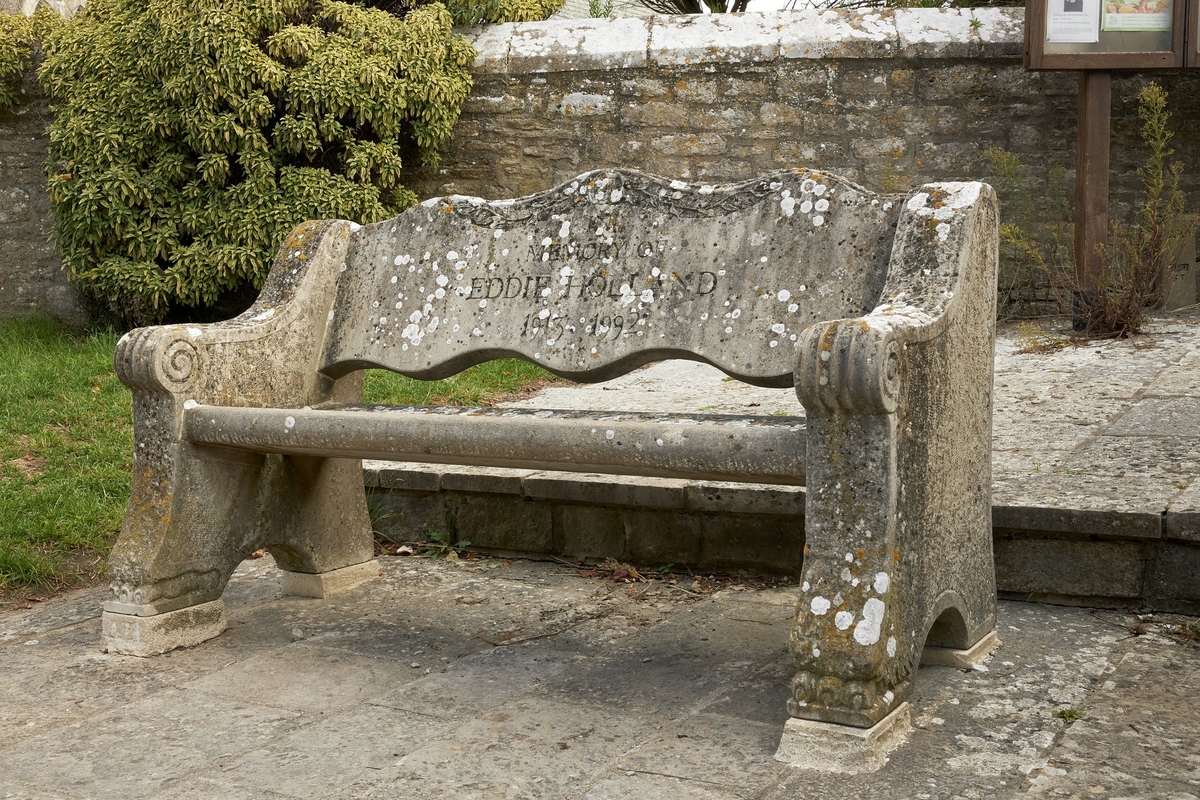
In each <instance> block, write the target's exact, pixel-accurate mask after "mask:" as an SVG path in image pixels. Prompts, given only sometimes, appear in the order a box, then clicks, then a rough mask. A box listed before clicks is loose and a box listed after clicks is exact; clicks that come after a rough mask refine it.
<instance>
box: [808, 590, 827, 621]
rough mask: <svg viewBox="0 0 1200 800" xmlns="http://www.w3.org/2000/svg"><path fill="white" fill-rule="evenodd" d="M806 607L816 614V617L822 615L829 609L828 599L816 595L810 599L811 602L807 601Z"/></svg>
mask: <svg viewBox="0 0 1200 800" xmlns="http://www.w3.org/2000/svg"><path fill="white" fill-rule="evenodd" d="M808 607H809V609H810V610H811V611H812V613H814V614H816V615H817V616H818V617H823V616H825V614H826V613H827V612H828V611H829V600H828V599H826V598H824V597H822V596H820V595H817V596H816V597H814V598H813V599H812V602H811V603H809V606H808Z"/></svg>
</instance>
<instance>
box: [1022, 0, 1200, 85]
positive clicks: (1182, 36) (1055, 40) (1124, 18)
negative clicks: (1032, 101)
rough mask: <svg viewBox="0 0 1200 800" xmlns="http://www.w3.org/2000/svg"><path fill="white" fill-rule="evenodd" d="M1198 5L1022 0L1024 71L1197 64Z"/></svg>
mask: <svg viewBox="0 0 1200 800" xmlns="http://www.w3.org/2000/svg"><path fill="white" fill-rule="evenodd" d="M1198 25H1200V0H1026V3H1025V66H1026V67H1027V68H1028V69H1039V70H1042V69H1044V70H1114V69H1133V70H1148V69H1179V68H1180V67H1184V66H1191V67H1196V66H1200V64H1198V58H1197V46H1198V45H1200V29H1198V28H1197V26H1198Z"/></svg>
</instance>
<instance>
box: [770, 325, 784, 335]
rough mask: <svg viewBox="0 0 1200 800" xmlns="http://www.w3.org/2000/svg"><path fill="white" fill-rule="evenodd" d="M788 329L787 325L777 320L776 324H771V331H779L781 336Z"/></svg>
mask: <svg viewBox="0 0 1200 800" xmlns="http://www.w3.org/2000/svg"><path fill="white" fill-rule="evenodd" d="M786 330H787V326H786V325H784V324H783V323H782V322H776V323H775V324H774V325H772V326H771V333H778V334H779V335H780V336H782V335H783V332H784V331H786Z"/></svg>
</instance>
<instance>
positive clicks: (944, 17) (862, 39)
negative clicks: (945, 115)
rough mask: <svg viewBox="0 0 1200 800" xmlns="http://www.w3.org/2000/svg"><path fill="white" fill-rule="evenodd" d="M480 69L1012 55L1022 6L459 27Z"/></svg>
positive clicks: (1020, 36)
mask: <svg viewBox="0 0 1200 800" xmlns="http://www.w3.org/2000/svg"><path fill="white" fill-rule="evenodd" d="M461 32H462V33H463V34H464V35H465V36H466V37H467V38H468V39H470V40H471V43H472V44H474V46H475V49H476V51H477V53H478V55H477V58H476V60H475V71H476V72H477V73H492V74H513V75H517V74H529V73H539V72H575V71H584V70H610V69H629V68H637V67H647V66H660V67H665V66H683V65H690V66H695V65H698V64H713V65H714V66H715V65H720V64H731V63H741V64H754V63H761V62H769V61H774V60H776V59H781V58H810V59H816V58H863V59H865V58H1005V59H1011V58H1019V57H1020V56H1021V51H1022V47H1023V43H1024V9H1022V8H972V9H957V8H904V9H869V10H856V9H804V10H800V11H766V12H747V13H744V14H704V15H700V14H678V15H669V16H652V17H624V18H608V19H584V20H577V19H570V20H546V21H544V22H521V23H505V24H500V25H488V26H484V27H479V28H467V29H462V31H461Z"/></svg>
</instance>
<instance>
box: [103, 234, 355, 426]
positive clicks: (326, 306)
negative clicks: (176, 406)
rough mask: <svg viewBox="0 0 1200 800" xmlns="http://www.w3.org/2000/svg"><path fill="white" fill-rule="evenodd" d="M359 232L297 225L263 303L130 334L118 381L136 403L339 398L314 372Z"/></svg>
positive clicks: (120, 350) (119, 356)
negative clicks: (213, 318) (154, 398)
mask: <svg viewBox="0 0 1200 800" xmlns="http://www.w3.org/2000/svg"><path fill="white" fill-rule="evenodd" d="M351 225H352V223H349V222H342V221H333V222H329V221H326V222H306V223H304V224H302V225H300V226H298V227H297V228H296V229H295V230H294V231H292V233H291V234H290V235H289V236H288V238H287V239H286V240H284V243H283V245H282V246H281V247H280V250H279V255H278V256H276V259H275V263H274V264H273V265H272V267H271V272H270V274H269V275H268V276H267V280H266V283H265V284H264V285H263V289H262V292H261V293H260V294H259V296H258V299H257V300H256V301H255V302H254V304H253V305H252V306H251V307H250V308H249V309H248V310H246V311H245V312H244V313H242V314H241V315H239V316H237V317H235V318H233V319H231V320H227V321H224V322H216V323H211V324H188V325H156V326H151V327H146V328H138V329H136V330H133V331H130V332H129V333H128V334H126V335H125V336H123V337H122V338H121V340H120V342H118V343H117V349H116V353H115V354H114V358H113V360H114V367H115V369H116V373H117V377H119V378H120V379H121V382H122V383H124V384H125V385H126V386H128V387H130V388H131V389H133V390H134V394H135V396H136V395H137V394H138V393H139V392H148V393H151V394H155V395H160V396H161V395H170V396H174V397H175V398H176V399H178V400H179V401H180V402H185V401H187V400H195V401H196V402H198V403H209V404H214V405H231V406H254V405H276V406H288V405H294V406H303V405H311V404H313V403H317V402H322V401H324V400H329V399H332V398H331V396H330V394H331V390H332V385H333V381H331V380H330V379H328V378H325V377H323V376H320V375H319V374H318V373H317V369H316V366H317V364H318V361H319V357H320V351H321V349H322V348H323V345H324V338H325V335H326V330H327V324H326V323H327V318H328V316H329V313H330V309H331V308H332V304H333V297H334V289H335V284H336V279H337V276H338V272H339V269H340V268H344V265H345V261H346V249H347V246H348V244H349V240H350V231H351ZM338 399H351V398H338ZM138 421H139V420H138V419H137V415H136V414H135V423H137V422H138Z"/></svg>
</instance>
